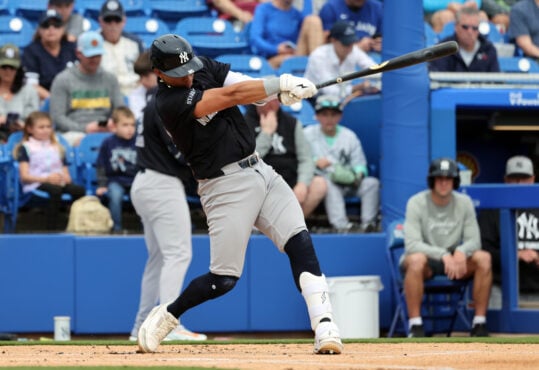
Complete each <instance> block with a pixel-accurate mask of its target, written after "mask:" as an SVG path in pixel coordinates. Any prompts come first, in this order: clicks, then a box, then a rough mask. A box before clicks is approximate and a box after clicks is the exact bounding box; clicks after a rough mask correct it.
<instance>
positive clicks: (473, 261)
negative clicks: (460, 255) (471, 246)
mask: <svg viewBox="0 0 539 370" xmlns="http://www.w3.org/2000/svg"><path fill="white" fill-rule="evenodd" d="M467 265H468V266H467V268H468V270H469V271H470V272H472V271H473V278H474V281H473V300H474V306H475V316H486V315H487V308H488V301H489V298H490V288H491V287H492V268H491V258H490V253H488V252H486V251H484V250H478V251H476V252H474V254H472V257H470V258H469V259H468V261H467Z"/></svg>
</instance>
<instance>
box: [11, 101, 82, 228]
mask: <svg viewBox="0 0 539 370" xmlns="http://www.w3.org/2000/svg"><path fill="white" fill-rule="evenodd" d="M13 157H14V158H15V159H16V160H17V161H18V162H19V175H20V179H21V182H22V184H23V188H22V190H23V192H24V193H29V192H32V191H34V190H36V189H37V190H42V191H45V192H47V193H48V194H49V197H50V201H49V204H48V206H47V207H45V216H46V227H47V230H57V229H65V225H59V223H58V214H59V209H60V205H61V202H62V194H63V193H68V194H71V197H72V198H73V200H76V199H78V198H80V197H82V196H84V194H85V189H84V187H83V186H80V185H76V184H73V183H72V180H71V176H70V175H69V170H68V168H67V163H66V158H65V148H64V147H63V146H62V145H61V144H60V143H59V141H58V139H57V137H56V135H55V134H54V130H53V128H52V120H51V118H50V116H49V114H48V113H45V112H40V111H36V112H33V113H31V114H30V115H29V116H28V118H27V119H26V122H25V126H24V136H23V139H22V141H21V142H20V143H19V144H17V145H16V146H15V148H14V149H13Z"/></svg>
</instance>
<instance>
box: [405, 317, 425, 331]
mask: <svg viewBox="0 0 539 370" xmlns="http://www.w3.org/2000/svg"><path fill="white" fill-rule="evenodd" d="M413 325H423V320H422V319H421V316H418V317H410V319H409V320H408V328H409V329H410V328H412V326H413Z"/></svg>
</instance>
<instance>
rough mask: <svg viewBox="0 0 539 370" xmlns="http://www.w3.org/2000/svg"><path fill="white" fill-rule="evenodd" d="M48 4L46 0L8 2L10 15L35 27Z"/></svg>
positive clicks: (11, 0)
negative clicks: (21, 18)
mask: <svg viewBox="0 0 539 370" xmlns="http://www.w3.org/2000/svg"><path fill="white" fill-rule="evenodd" d="M48 4H49V1H48V0H9V5H8V6H9V7H10V9H11V14H13V15H16V16H19V17H23V18H25V19H26V20H28V21H30V23H31V24H32V25H33V26H34V27H35V26H37V22H38V20H39V17H41V14H42V13H43V12H44V11H45V10H47V5H48Z"/></svg>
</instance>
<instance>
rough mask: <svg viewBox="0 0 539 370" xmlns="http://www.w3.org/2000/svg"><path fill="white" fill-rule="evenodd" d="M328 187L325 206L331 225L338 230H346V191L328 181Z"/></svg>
mask: <svg viewBox="0 0 539 370" xmlns="http://www.w3.org/2000/svg"><path fill="white" fill-rule="evenodd" d="M327 187H328V192H327V194H326V199H325V201H324V205H325V207H326V213H327V215H328V220H329V223H330V224H331V226H333V227H334V228H336V229H345V228H346V226H347V225H348V217H347V215H346V204H345V203H344V189H343V188H341V187H340V186H339V185H337V184H335V183H334V182H333V181H331V180H327Z"/></svg>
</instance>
